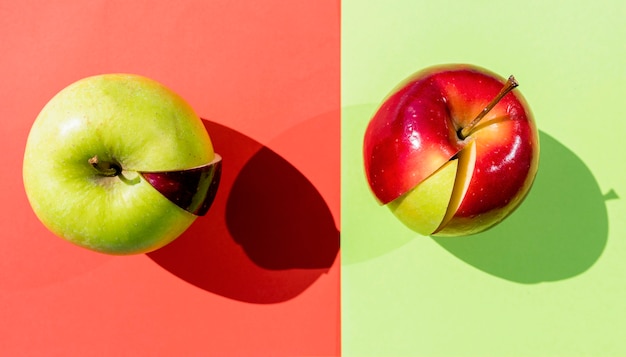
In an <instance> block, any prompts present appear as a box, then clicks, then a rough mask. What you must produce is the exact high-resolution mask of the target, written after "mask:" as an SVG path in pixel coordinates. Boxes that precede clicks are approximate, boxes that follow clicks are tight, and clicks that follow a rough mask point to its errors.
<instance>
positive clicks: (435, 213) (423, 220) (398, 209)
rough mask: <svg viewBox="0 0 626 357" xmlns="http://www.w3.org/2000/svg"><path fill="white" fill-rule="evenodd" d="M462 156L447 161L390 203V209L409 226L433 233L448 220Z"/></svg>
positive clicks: (423, 233) (424, 232)
mask: <svg viewBox="0 0 626 357" xmlns="http://www.w3.org/2000/svg"><path fill="white" fill-rule="evenodd" d="M458 166H459V159H454V160H450V161H448V162H446V163H445V164H444V165H443V166H442V167H441V168H439V170H437V171H435V173H434V174H432V175H431V176H429V177H428V178H426V179H425V180H424V181H422V182H421V183H420V184H418V185H417V186H415V187H414V188H413V189H412V190H410V191H409V192H407V193H405V194H404V195H402V196H400V197H398V198H396V199H395V200H393V201H391V202H390V203H389V204H388V207H389V209H391V212H393V214H394V215H395V216H396V217H398V219H399V220H400V221H401V222H402V223H404V225H406V226H407V227H409V228H410V229H412V230H414V231H416V232H418V233H420V234H422V235H430V234H432V233H433V232H434V231H435V230H436V229H437V228H438V227H439V226H440V225H441V223H442V221H443V220H444V219H445V217H446V215H447V214H448V211H449V209H448V208H449V204H450V201H451V198H452V197H453V196H454V190H455V188H456V187H455V186H456V185H455V181H456V176H457V172H458Z"/></svg>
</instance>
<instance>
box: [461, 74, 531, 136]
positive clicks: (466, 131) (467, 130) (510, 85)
mask: <svg viewBox="0 0 626 357" xmlns="http://www.w3.org/2000/svg"><path fill="white" fill-rule="evenodd" d="M518 85H519V83H518V82H517V80H515V77H513V76H512V75H511V76H509V79H507V81H506V83H504V86H503V87H502V89H500V92H499V93H498V94H497V95H496V97H495V98H493V99H492V100H491V102H489V104H487V106H486V107H485V108H484V109H483V110H482V111H481V112H480V113H479V114H478V115H477V116H476V118H474V119H473V120H472V121H471V122H470V123H469V124H468V125H467V126H466V127H464V128H463V129H461V130H460V131H459V132H458V135H459V138H460V139H461V140H464V139H465V138H467V137H468V136H469V135H470V134H471V133H472V131H473V130H474V128H476V126H477V125H478V123H480V121H481V120H482V118H483V117H484V116H485V115H487V113H489V111H490V110H491V109H493V107H495V106H496V104H498V102H500V100H501V99H502V98H504V96H505V95H507V93H509V92H510V91H512V90H513V89H515V87H517V86H518Z"/></svg>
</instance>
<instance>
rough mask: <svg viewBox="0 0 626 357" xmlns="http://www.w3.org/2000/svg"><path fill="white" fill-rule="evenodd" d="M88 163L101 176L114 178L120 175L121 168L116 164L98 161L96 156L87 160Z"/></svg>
mask: <svg viewBox="0 0 626 357" xmlns="http://www.w3.org/2000/svg"><path fill="white" fill-rule="evenodd" d="M88 162H89V164H90V165H91V166H93V168H94V169H96V171H98V174H100V175H102V176H107V177H114V176H118V175H119V174H121V173H122V167H121V166H120V165H119V164H118V163H116V162H109V161H100V159H99V158H98V155H96V156H94V157H92V158H91V159H89V160H88Z"/></svg>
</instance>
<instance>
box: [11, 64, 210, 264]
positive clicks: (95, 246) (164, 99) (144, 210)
mask: <svg viewBox="0 0 626 357" xmlns="http://www.w3.org/2000/svg"><path fill="white" fill-rule="evenodd" d="M94 157H97V158H98V160H99V161H100V162H102V163H112V164H114V165H118V166H119V167H120V168H121V169H122V171H121V172H120V173H119V175H116V176H111V177H110V176H105V175H102V174H101V173H100V172H99V171H98V170H97V169H96V168H94V166H92V164H90V162H91V161H90V160H91V159H92V158H94ZM214 159H216V154H215V153H214V150H213V146H212V143H211V140H210V138H209V135H208V133H207V132H206V129H205V128H204V125H203V124H202V121H201V120H200V119H199V118H198V116H197V115H196V114H195V113H194V111H193V110H192V108H191V107H190V106H189V105H188V104H187V103H186V102H185V101H184V100H183V99H182V98H181V97H180V96H178V95H177V94H176V93H174V92H172V91H171V90H170V89H168V88H166V87H165V86H163V85H161V84H159V83H158V82H156V81H154V80H151V79H148V78H145V77H142V76H138V75H131V74H104V75H97V76H92V77H88V78H84V79H82V80H79V81H77V82H75V83H73V84H71V85H69V86H68V87H66V88H65V89H63V90H61V91H60V92H59V93H58V94H57V95H55V96H54V97H53V98H52V99H51V100H50V101H49V102H48V103H47V104H46V105H45V106H44V108H43V109H42V111H41V112H40V114H39V115H38V117H37V119H36V120H35V122H34V124H33V126H32V128H31V131H30V134H29V136H28V140H27V143H26V148H25V153H24V162H23V180H24V188H25V191H26V194H27V197H28V200H29V202H30V204H31V206H32V208H33V211H34V212H35V214H36V215H37V217H38V218H39V220H40V221H41V222H42V223H43V224H44V225H45V226H46V227H47V228H48V229H49V230H50V231H52V232H53V233H54V234H56V235H58V236H60V237H62V238H65V239H66V240H68V241H70V242H72V243H74V244H77V245H79V246H81V247H84V248H88V249H91V250H94V251H98V252H102V253H107V254H116V255H127V254H140V253H146V252H149V251H153V250H155V249H158V248H160V247H162V246H164V245H166V244H168V243H169V242H171V241H172V240H174V239H175V238H176V237H178V236H179V235H180V234H181V233H182V232H184V231H185V230H186V229H187V228H188V227H189V226H190V225H191V224H192V223H193V222H194V220H195V219H196V217H197V216H196V215H194V214H192V213H191V212H188V211H186V210H185V209H183V208H181V207H179V206H178V205H177V204H175V203H174V202H172V201H171V200H170V199H168V198H167V197H166V196H164V195H163V194H162V193H160V192H159V191H158V190H157V189H155V187H153V185H151V184H150V182H148V180H146V179H145V178H144V177H143V176H142V173H143V172H152V173H156V172H175V171H181V172H185V171H186V170H187V169H189V168H198V167H203V166H209V167H213V168H212V170H213V171H215V164H213V165H210V163H212V162H213V160H214ZM218 161H219V160H218ZM218 164H219V163H218ZM213 176H215V175H213ZM217 180H219V175H218V176H217ZM205 186H206V185H205ZM193 189H194V188H192V190H193Z"/></svg>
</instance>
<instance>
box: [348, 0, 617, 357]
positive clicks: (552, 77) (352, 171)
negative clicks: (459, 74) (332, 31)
mask: <svg viewBox="0 0 626 357" xmlns="http://www.w3.org/2000/svg"><path fill="white" fill-rule="evenodd" d="M624 4H625V3H624V2H623V1H612V2H610V1H605V2H598V1H466V2H461V1H457V2H454V1H415V0H407V1H390V0H369V1H367V2H363V1H361V0H343V1H342V70H341V71H342V108H343V109H342V321H343V322H342V345H343V347H342V348H343V354H344V355H345V356H359V357H364V356H579V355H580V356H584V355H589V356H625V355H626V342H624V331H626V220H624V219H623V217H624V216H625V214H626V206H625V205H624V201H623V197H626V183H625V181H626V180H625V175H624V173H625V172H626V170H625V165H624V163H623V161H622V156H623V152H624V151H623V147H622V145H623V142H624V141H625V140H626V139H625V138H624V135H625V134H626V124H625V123H626V118H625V115H626V111H625V110H624V108H625V106H624V100H625V99H624V97H625V95H626V91H625V90H624V87H623V85H624V83H625V79H626V69H625V68H626V66H625V65H626V63H625V54H626V52H625V42H624V38H626V31H625V27H624V20H623V19H624V17H625V15H626V6H625V5H624ZM443 63H471V64H475V65H479V66H482V67H485V68H487V69H489V70H491V71H494V72H496V73H499V74H500V75H501V76H503V77H506V76H508V75H509V74H514V75H515V76H516V78H517V79H518V81H519V82H520V87H519V90H520V91H521V92H522V94H523V95H524V97H525V98H526V100H527V101H528V103H529V105H530V106H531V109H532V111H533V113H534V116H535V120H536V122H537V125H538V127H539V129H540V140H541V159H540V167H539V173H538V175H537V179H536V181H535V185H534V187H533V189H532V190H531V193H530V194H529V196H528V198H527V200H526V201H525V202H524V204H523V205H522V206H521V207H520V208H519V209H518V210H517V211H516V212H515V213H514V214H513V215H512V216H511V217H509V218H508V219H507V220H506V221H504V222H503V223H502V224H500V225H499V226H497V227H495V228H494V229H492V230H489V231H487V232H485V233H482V234H479V235H475V236H471V237H465V238H447V239H432V238H429V237H422V236H419V235H418V234H416V233H413V232H412V231H410V230H408V229H407V228H405V227H404V226H403V225H402V224H401V223H400V222H399V221H397V220H396V219H395V218H394V217H393V216H392V215H391V213H390V212H389V210H388V209H386V208H385V207H381V206H378V204H377V203H376V201H375V200H374V197H373V195H372V194H371V193H370V192H369V189H368V187H367V183H366V181H365V177H364V172H363V159H362V156H361V148H362V146H361V145H362V139H363V133H364V131H365V127H366V125H367V123H368V121H369V118H370V117H371V115H372V114H373V113H374V111H375V110H376V107H377V105H378V104H379V103H380V101H381V100H382V98H383V97H385V96H386V95H387V94H388V92H389V91H390V90H391V89H392V88H393V87H394V86H395V85H396V84H397V83H398V82H400V81H401V80H403V79H404V78H406V77H407V76H409V75H410V74H412V73H413V72H416V71H417V70H419V69H422V68H424V67H428V66H431V65H436V64H443ZM620 197H622V198H620Z"/></svg>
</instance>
